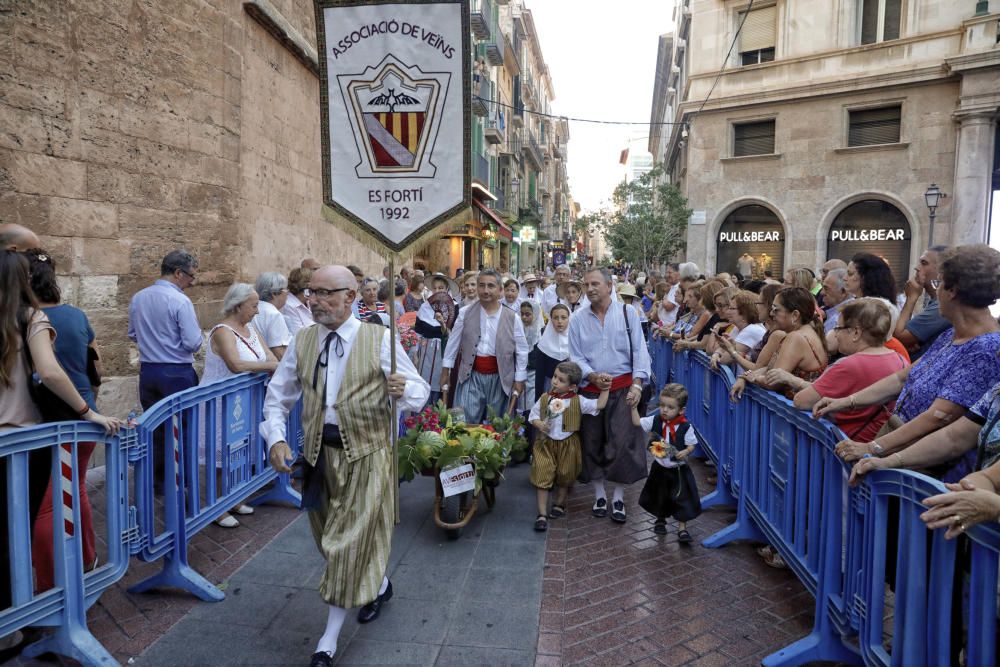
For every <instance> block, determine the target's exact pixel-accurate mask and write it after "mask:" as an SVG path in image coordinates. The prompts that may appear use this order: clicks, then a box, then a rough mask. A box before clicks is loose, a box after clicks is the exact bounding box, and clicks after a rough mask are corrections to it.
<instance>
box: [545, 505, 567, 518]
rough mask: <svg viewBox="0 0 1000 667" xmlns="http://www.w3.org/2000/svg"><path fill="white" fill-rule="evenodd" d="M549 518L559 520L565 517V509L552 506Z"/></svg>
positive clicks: (559, 506)
mask: <svg viewBox="0 0 1000 667" xmlns="http://www.w3.org/2000/svg"><path fill="white" fill-rule="evenodd" d="M549 516H550V517H552V518H553V519H561V518H562V517H564V516H566V508H565V507H563V506H562V505H553V506H552V511H551V512H549Z"/></svg>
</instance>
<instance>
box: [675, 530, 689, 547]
mask: <svg viewBox="0 0 1000 667" xmlns="http://www.w3.org/2000/svg"><path fill="white" fill-rule="evenodd" d="M677 541H678V542H680V543H681V544H690V543H691V533H689V532H687V531H686V530H679V531H677Z"/></svg>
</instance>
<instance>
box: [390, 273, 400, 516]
mask: <svg viewBox="0 0 1000 667" xmlns="http://www.w3.org/2000/svg"><path fill="white" fill-rule="evenodd" d="M389 350H390V351H389V355H390V356H389V359H390V361H389V372H390V375H391V374H393V373H395V372H396V253H392V254H390V255H389ZM391 403H392V408H391V410H390V413H391V416H390V417H389V421H390V424H389V442H390V443H391V449H392V488H393V494H392V516H393V521H395V523H396V524H399V451H398V449H397V446H398V440H399V414H398V413H397V411H396V399H395V398H393V399H392V401H391Z"/></svg>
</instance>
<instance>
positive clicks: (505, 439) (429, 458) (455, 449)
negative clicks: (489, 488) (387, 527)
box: [398, 401, 527, 493]
mask: <svg viewBox="0 0 1000 667" xmlns="http://www.w3.org/2000/svg"><path fill="white" fill-rule="evenodd" d="M404 426H405V427H406V429H407V430H406V434H405V435H404V436H403V437H402V438H400V439H399V443H398V450H399V454H398V456H399V474H400V477H402V478H403V479H404V480H406V481H410V480H412V479H413V478H414V477H415V476H416V475H417V473H420V472H423V471H425V470H433V469H442V468H446V467H448V466H449V465H451V464H453V463H460V462H471V463H472V464H473V465H474V466H475V469H476V492H477V493H478V492H479V490H480V489H481V488H482V484H483V482H484V481H486V482H489V483H492V484H494V485H495V483H496V481H498V480H499V478H501V477H502V471H503V469H504V467H505V466H506V465H507V463H509V462H510V454H511V448H512V447H513V446H515V444H516V443H517V438H518V437H519V436H517V429H518V427H516V426H514V425H513V424H511V425H508V426H507V427H506V428H505V429H504V430H503V431H500V430H498V429H497V428H496V427H494V426H493V425H491V424H484V425H478V424H466V423H465V422H463V421H461V420H459V419H456V418H455V416H454V415H452V414H451V413H450V412H449V411H448V409H447V407H446V406H445V404H444V402H443V401H438V402H437V404H436V405H434V406H433V407H430V406H429V407H427V408H424V410H423V411H422V412H420V413H419V414H417V415H413V416H412V417H409V418H407V419H406V420H404ZM512 431H513V434H512ZM526 446H527V443H526V442H525V444H524V447H526Z"/></svg>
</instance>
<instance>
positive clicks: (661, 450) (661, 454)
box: [649, 440, 667, 459]
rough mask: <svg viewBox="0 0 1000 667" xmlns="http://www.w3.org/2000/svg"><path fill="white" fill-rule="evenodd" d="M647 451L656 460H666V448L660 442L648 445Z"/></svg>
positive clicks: (655, 441)
mask: <svg viewBox="0 0 1000 667" xmlns="http://www.w3.org/2000/svg"><path fill="white" fill-rule="evenodd" d="M649 451H650V452H651V453H652V454H653V456H655V457H656V458H658V459H662V458H666V456H667V447H666V445H664V444H663V441H662V440H654V441H653V442H651V443H650V444H649Z"/></svg>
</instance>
